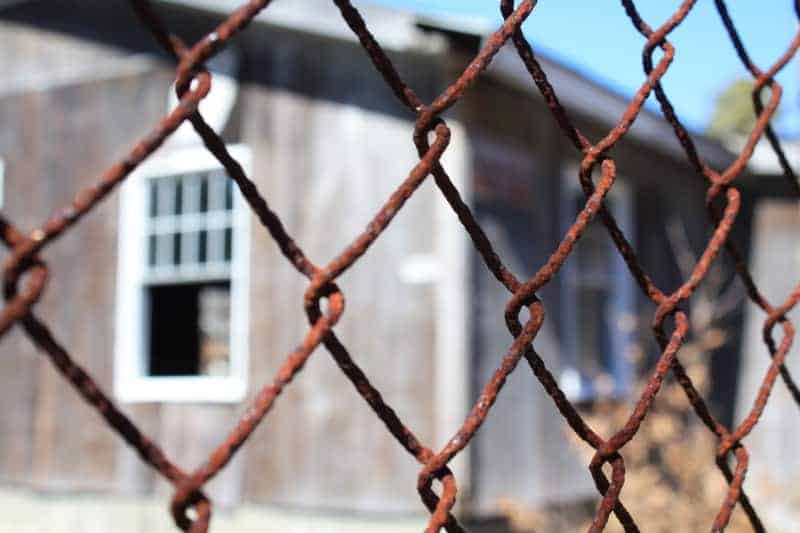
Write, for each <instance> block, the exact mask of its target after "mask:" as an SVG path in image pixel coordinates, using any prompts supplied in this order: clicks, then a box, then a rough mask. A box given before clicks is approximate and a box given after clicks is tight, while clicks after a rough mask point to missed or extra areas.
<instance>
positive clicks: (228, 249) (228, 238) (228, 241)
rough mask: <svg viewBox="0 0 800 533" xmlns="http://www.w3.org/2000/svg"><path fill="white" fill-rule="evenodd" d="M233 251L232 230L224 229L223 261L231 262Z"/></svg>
mask: <svg viewBox="0 0 800 533" xmlns="http://www.w3.org/2000/svg"><path fill="white" fill-rule="evenodd" d="M232 251H233V229H232V228H225V261H230V260H231V253H232Z"/></svg>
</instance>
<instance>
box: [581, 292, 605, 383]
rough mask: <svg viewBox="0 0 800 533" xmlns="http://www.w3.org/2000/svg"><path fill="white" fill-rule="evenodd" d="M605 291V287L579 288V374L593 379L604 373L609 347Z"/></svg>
mask: <svg viewBox="0 0 800 533" xmlns="http://www.w3.org/2000/svg"><path fill="white" fill-rule="evenodd" d="M607 304H608V291H607V290H605V289H604V288H595V287H581V288H580V289H578V307H577V313H576V314H577V317H576V318H577V320H578V332H577V333H578V343H577V346H578V365H579V367H580V369H581V371H582V373H583V374H584V375H586V376H589V377H596V376H597V375H598V374H599V373H601V372H603V371H604V369H605V367H606V366H607V365H606V358H607V356H608V351H609V350H610V348H611V346H610V345H609V342H608V339H609V336H608V335H609V328H608V325H609V323H608V320H607V318H608V311H610V310H609V309H608V305H607Z"/></svg>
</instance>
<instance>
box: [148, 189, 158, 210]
mask: <svg viewBox="0 0 800 533" xmlns="http://www.w3.org/2000/svg"><path fill="white" fill-rule="evenodd" d="M149 186H150V209H149V212H150V218H153V217H154V216H156V214H157V213H158V182H157V181H151V182H150V183H149Z"/></svg>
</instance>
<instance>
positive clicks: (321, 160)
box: [0, 32, 441, 512]
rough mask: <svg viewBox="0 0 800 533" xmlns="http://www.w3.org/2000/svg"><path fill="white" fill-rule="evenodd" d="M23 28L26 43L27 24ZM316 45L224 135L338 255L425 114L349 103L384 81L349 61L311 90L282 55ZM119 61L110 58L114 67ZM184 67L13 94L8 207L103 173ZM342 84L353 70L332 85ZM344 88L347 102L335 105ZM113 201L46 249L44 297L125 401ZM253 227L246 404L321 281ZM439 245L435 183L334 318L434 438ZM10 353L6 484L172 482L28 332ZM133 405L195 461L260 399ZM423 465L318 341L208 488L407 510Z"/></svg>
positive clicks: (24, 216)
mask: <svg viewBox="0 0 800 533" xmlns="http://www.w3.org/2000/svg"><path fill="white" fill-rule="evenodd" d="M20 35H22V36H24V37H25V39H29V38H30V34H29V32H21V33H20ZM348 46H349V45H348ZM352 49H353V50H355V49H354V48H352ZM306 51H307V50H306V49H305V48H303V47H302V46H298V45H297V44H296V43H295V46H294V48H293V49H292V51H291V52H287V51H286V50H285V49H277V50H274V51H273V52H271V53H273V54H274V55H275V57H274V58H272V60H271V63H272V64H274V65H275V71H274V73H273V75H271V77H272V78H273V79H274V78H280V81H281V83H278V84H276V86H272V87H267V86H265V85H261V84H252V85H249V86H248V87H246V89H244V90H243V91H242V93H241V95H240V99H239V102H238V104H237V108H236V111H235V115H234V117H233V118H232V120H231V123H230V125H229V128H228V129H227V130H226V137H227V138H228V139H229V140H231V141H233V142H242V143H245V144H246V145H248V146H249V147H250V148H251V149H252V151H253V155H254V161H253V171H252V177H253V179H254V181H256V183H257V185H258V187H259V189H260V190H261V191H262V193H263V194H264V196H265V197H266V198H267V200H268V201H269V202H270V205H271V206H272V207H273V208H274V209H275V210H276V211H277V212H278V213H279V214H280V215H281V217H282V219H283V221H284V223H285V224H286V227H287V229H288V230H289V232H290V233H292V234H293V235H294V236H295V238H296V239H297V242H298V243H299V244H300V245H301V246H302V247H303V248H304V249H305V250H306V252H307V253H308V255H309V256H310V257H311V258H312V259H313V260H315V261H317V262H318V263H320V264H325V263H326V262H327V261H328V260H330V259H331V258H333V257H334V256H335V254H337V253H339V252H340V251H341V250H342V248H343V247H345V246H346V245H347V244H348V243H349V242H350V241H351V240H352V239H353V238H354V237H355V236H356V235H357V234H358V233H359V232H360V231H362V230H363V229H364V228H365V227H366V224H367V222H368V221H369V220H370V219H371V217H372V216H373V215H374V214H375V212H376V211H377V209H378V208H379V207H380V206H381V205H382V204H383V203H384V202H385V201H386V199H387V198H388V196H389V195H390V194H391V192H392V191H393V190H394V189H395V187H396V186H397V185H398V184H399V183H400V182H401V181H402V180H403V179H404V178H405V177H406V176H407V175H408V173H409V171H410V170H411V168H412V167H413V166H414V164H415V163H416V162H417V156H416V152H415V150H414V148H413V143H412V142H411V131H412V129H413V124H412V122H410V121H409V120H407V119H406V120H401V119H399V118H396V117H395V115H396V114H397V108H396V106H395V105H394V104H392V106H394V107H393V108H392V110H391V112H390V113H382V112H379V111H377V110H375V109H374V108H376V107H380V106H385V105H387V102H392V98H393V96H392V95H391V93H389V92H388V91H387V92H386V93H382V94H381V96H380V98H379V99H377V100H374V101H373V105H372V108H373V109H364V108H361V107H357V106H355V105H350V104H348V103H347V102H343V101H342V99H341V98H340V97H339V96H340V95H342V94H346V93H347V92H348V91H350V90H352V91H354V92H355V93H359V92H365V93H366V92H369V91H371V88H372V87H374V86H376V85H377V84H378V83H380V80H376V79H373V78H363V79H364V81H363V86H362V87H361V88H360V89H359V88H358V86H357V84H352V83H350V80H351V78H350V77H349V76H350V75H349V74H347V73H345V74H341V72H339V71H337V70H336V69H337V67H338V66H337V65H336V64H333V65H330V66H329V68H330V72H329V73H330V74H331V76H330V77H326V74H325V72H317V73H316V78H315V79H318V80H319V83H320V84H321V85H319V86H317V88H316V89H315V88H314V87H315V86H314V84H313V83H312V81H311V80H305V81H304V76H306V74H307V72H306V71H304V70H302V69H289V70H287V69H286V67H287V65H289V64H291V63H293V61H292V59H291V57H289V58H287V57H286V54H290V55H291V54H297V55H298V56H300V55H302V54H304V53H305V52H306ZM92 52H93V53H94V52H96V50H94V49H92ZM39 53H40V51H39V49H38V48H37V49H36V54H39ZM100 55H101V56H102V54H100ZM116 56H117V54H116V53H112V52H109V53H108V54H107V56H105V57H104V58H103V59H104V60H111V59H113V58H115V57H116ZM276 58H283V59H282V60H278V59H276ZM37 61H38V59H37ZM342 61H344V60H342ZM299 62H300V61H299V60H298V63H299ZM36 64H39V63H36ZM111 64H112V65H113V62H112V63H111ZM360 68H361V67H359V69H360ZM34 70H35V69H34ZM334 71H336V72H334ZM170 74H171V70H170V69H169V66H168V65H163V66H158V65H157V64H156V63H153V64H152V65H151V67H150V68H149V69H148V70H147V71H144V70H141V69H140V71H139V72H137V73H135V74H132V75H127V76H122V75H120V76H113V75H112V76H110V77H109V79H107V80H103V81H92V80H84V81H75V80H67V81H64V80H61V81H59V82H58V83H57V84H56V85H55V86H53V87H49V88H48V89H47V90H39V91H36V90H33V91H30V92H25V93H23V94H12V95H7V96H5V97H3V99H2V100H0V119H1V120H2V123H3V124H4V129H3V132H2V133H0V156H1V157H3V159H4V160H5V162H6V176H7V177H6V182H7V183H6V190H5V193H6V205H5V206H4V210H3V212H4V213H6V214H7V215H8V216H9V217H10V218H11V219H13V220H15V221H16V222H18V223H19V224H20V225H21V227H22V228H23V229H26V230H30V229H31V228H33V227H35V226H36V225H37V224H39V223H41V222H42V221H43V219H44V218H45V217H46V216H47V215H49V214H50V213H52V212H53V211H54V210H55V209H56V208H59V207H61V206H63V205H65V204H66V203H67V202H68V201H70V200H71V199H72V197H73V196H74V194H75V193H76V192H77V191H78V190H80V188H81V187H84V186H86V185H88V184H91V183H93V182H94V181H95V180H96V179H97V176H98V175H99V174H100V172H101V171H102V170H103V169H104V168H105V167H106V166H107V165H109V164H110V163H112V162H113V161H115V160H116V159H117V158H119V157H120V156H121V155H122V154H124V153H125V152H126V150H127V149H128V148H129V147H130V146H131V145H132V143H133V141H134V140H135V139H136V138H137V137H138V136H140V135H141V134H143V133H144V132H145V131H147V130H148V129H149V128H150V126H151V125H152V124H153V123H154V122H155V121H156V120H157V119H158V117H159V116H160V115H161V114H163V113H164V112H165V111H166V109H165V105H166V96H167V92H166V91H167V89H168V87H169V80H170ZM286 76H289V77H288V78H286ZM337 76H338V79H339V80H340V81H339V82H337V83H336V84H334V85H333V86H332V87H329V86H328V84H330V83H331V81H330V79H333V78H336V77H337ZM268 77H269V76H268ZM356 81H358V80H356ZM267 82H269V80H267ZM304 82H307V83H306V85H305V88H306V91H305V92H307V93H312V94H313V93H316V94H315V96H317V98H311V97H309V95H301V94H297V93H296V92H293V91H289V90H285V89H282V88H280V85H290V86H291V85H297V86H300V85H302V84H303V83H304ZM328 94H331V95H332V97H331V98H329V99H326V98H321V97H322V96H325V95H328ZM116 206H117V199H116V198H115V197H113V196H112V197H111V198H109V199H108V200H107V201H106V202H104V203H103V204H101V205H100V206H99V207H98V209H96V210H95V211H94V212H92V213H91V214H90V215H88V216H87V217H86V220H85V221H82V222H81V223H80V224H79V225H78V226H77V228H76V229H75V230H74V231H72V232H70V233H68V234H67V235H66V236H65V237H64V238H63V239H61V240H60V241H59V242H58V243H57V244H55V245H54V246H52V247H50V248H48V249H47V251H46V253H45V257H46V259H47V260H48V261H49V262H50V265H51V268H52V272H53V276H52V280H51V283H50V286H49V287H48V289H47V291H46V293H45V297H44V299H43V301H42V302H41V304H39V306H38V307H37V310H38V312H39V313H40V314H41V315H42V317H43V318H44V319H45V321H46V322H47V323H49V324H52V325H53V329H54V332H55V334H56V335H57V337H58V338H59V339H60V340H61V341H62V342H63V344H64V345H65V346H66V347H67V348H68V349H69V351H70V353H72V354H73V355H74V356H75V358H76V360H77V361H79V362H80V363H81V364H83V365H84V366H85V367H86V368H87V369H88V370H89V371H90V372H91V373H92V374H93V375H94V376H95V377H96V378H97V380H98V382H99V384H100V385H101V386H102V387H104V388H105V390H106V391H107V392H109V393H112V394H113V387H112V373H113V364H114V346H113V331H114V328H115V327H125V325H124V324H116V325H115V324H114V322H113V316H114V314H113V312H112V310H113V309H114V305H115V303H114V287H115V283H116V279H115V277H116V266H115V265H116V261H117V256H116V251H117V245H118V243H117V216H118V213H117V208H116ZM252 228H253V230H252V253H251V265H250V270H251V280H250V283H251V288H250V290H251V297H250V301H251V309H250V317H251V319H250V335H251V340H250V346H251V353H250V361H251V370H252V371H251V377H250V382H249V389H248V390H249V397H252V396H253V395H254V394H255V393H256V391H257V390H258V389H259V388H260V387H261V386H262V385H264V384H266V383H268V382H270V381H271V379H272V376H273V374H274V373H275V371H276V369H277V368H278V366H279V365H280V364H281V362H282V361H283V358H284V357H285V355H286V354H287V353H288V352H289V351H290V350H291V349H293V348H294V346H296V345H297V344H298V343H299V342H300V340H301V339H302V337H303V335H304V334H305V332H306V329H307V319H306V317H305V314H304V312H303V307H302V299H303V291H304V289H305V287H306V284H307V281H306V280H305V279H304V278H302V277H301V276H300V275H299V274H297V273H296V272H295V271H294V270H293V269H292V268H291V267H290V266H289V264H288V262H287V261H286V260H285V259H284V258H283V257H282V256H280V254H279V251H278V248H277V247H276V246H275V244H274V243H273V242H272V240H271V238H270V237H269V236H268V234H267V232H266V230H265V229H264V228H262V227H261V226H260V225H259V223H258V221H257V220H256V219H255V217H253V221H252ZM437 238H438V236H437V230H436V203H435V201H434V193H433V189H432V184H431V183H426V184H423V186H422V190H421V191H419V193H418V194H417V195H415V196H414V197H413V198H412V199H411V200H410V201H409V203H408V205H407V206H406V208H404V209H403V210H402V211H401V212H400V213H399V214H398V216H397V220H396V223H395V224H393V225H392V226H391V227H390V228H389V229H388V230H387V232H386V233H385V235H383V236H382V237H381V238H380V239H379V240H378V241H377V242H376V243H375V245H374V246H373V248H371V249H370V251H369V252H368V254H367V255H366V256H365V257H364V258H363V259H362V260H360V261H359V262H358V263H357V264H356V265H355V266H354V267H353V268H352V269H351V271H349V272H347V273H346V274H345V275H344V276H343V277H342V278H341V282H340V285H341V287H342V288H343V290H344V292H345V295H346V298H347V309H346V312H345V315H344V316H343V318H342V320H341V323H340V325H339V326H338V327H337V332H338V333H339V334H340V336H341V338H342V340H343V341H344V343H345V345H346V346H348V348H350V350H351V354H352V356H353V358H354V360H355V361H356V362H358V364H359V365H361V366H362V368H363V370H364V371H365V372H366V374H367V375H368V376H369V377H370V379H371V380H372V382H373V383H374V384H375V385H376V386H377V388H378V389H379V390H380V391H381V392H382V394H383V395H384V398H385V399H386V401H387V402H389V403H390V404H391V405H393V406H394V407H395V409H396V410H397V412H398V414H399V415H400V416H401V418H402V419H403V420H404V421H406V422H407V423H408V424H409V426H410V427H412V428H413V430H414V431H415V432H416V433H417V435H418V436H419V437H420V439H421V440H422V441H424V442H428V443H432V440H433V438H434V437H435V427H434V426H435V420H436V413H435V412H434V406H433V396H434V381H435V372H436V371H437V369H436V354H435V346H436V341H437V339H436V331H435V324H436V316H435V314H436V312H437V306H436V298H437V294H436V286H437V285H436V283H437V275H436V274H435V271H436V263H437V261H438V259H437V257H436V249H437V248H436V247H437V241H436V239H437ZM3 254H4V255H3V257H5V252H3ZM430 265H433V270H431V269H430V268H429V267H430ZM439 266H440V267H441V265H439ZM431 272H433V274H431ZM0 352H1V353H2V355H3V357H0V365H3V366H2V368H3V374H2V375H4V376H7V379H6V380H4V381H5V382H6V385H5V386H3V387H0V389H2V391H0V398H2V401H3V402H4V405H13V406H14V409H7V410H5V411H4V412H3V413H2V414H0V427H2V428H3V429H2V433H3V435H4V438H3V439H0V460H1V461H2V463H0V469H1V471H2V474H1V475H2V478H3V479H6V480H8V481H15V482H21V483H25V484H27V483H31V482H32V483H35V484H36V486H39V487H41V488H43V489H65V490H66V489H69V490H73V489H82V490H110V491H115V492H116V491H120V492H124V493H132V494H149V493H152V492H154V491H155V493H156V494H158V495H161V496H164V497H166V495H167V494H168V493H170V489H169V487H168V486H167V485H166V483H164V482H163V481H161V480H159V479H157V478H156V476H155V475H154V474H153V473H152V472H150V471H149V469H148V468H146V467H144V466H143V465H142V463H141V462H140V460H139V458H138V457H136V455H135V453H134V452H133V451H131V450H130V449H128V448H127V447H126V446H125V445H124V444H122V443H121V442H120V441H119V439H118V438H117V437H116V436H114V435H113V434H112V433H111V432H110V431H109V430H108V429H107V428H106V427H105V424H104V423H103V422H102V421H101V419H100V418H99V417H98V416H97V415H96V414H95V413H93V412H92V411H91V410H90V409H88V408H87V407H86V406H85V405H84V404H83V402H82V401H81V400H80V399H79V398H78V396H77V395H76V394H75V393H74V392H73V391H72V390H70V388H69V387H68V385H67V384H66V383H65V382H64V381H63V380H61V379H60V378H59V377H58V376H57V375H56V374H55V372H54V370H53V369H52V368H51V367H50V366H49V364H48V363H47V362H46V360H45V359H43V358H40V357H37V356H36V355H35V352H34V349H33V348H32V347H31V345H30V343H29V342H28V341H27V339H25V338H24V336H23V335H22V334H21V333H20V332H19V331H14V332H13V333H12V334H11V335H10V336H9V337H8V338H5V339H4V340H3V343H2V345H1V346H0ZM12 377H13V379H12ZM123 407H124V410H125V411H126V412H127V413H129V414H130V415H131V417H132V418H133V419H134V420H135V421H136V423H137V424H139V425H140V427H141V428H142V429H143V430H144V431H145V432H146V433H148V434H149V435H151V436H152V437H153V438H154V439H155V440H156V441H158V442H159V443H160V444H161V445H162V446H163V447H164V449H165V451H166V452H167V453H168V455H170V456H171V457H174V458H175V460H176V461H177V462H178V463H179V464H181V465H184V466H186V467H193V466H195V465H198V464H199V463H200V462H201V461H203V460H204V459H205V458H206V456H207V454H208V453H209V452H210V451H211V450H212V449H213V448H214V447H215V446H216V445H217V444H218V443H219V442H220V441H221V439H222V438H223V436H224V435H225V433H226V432H227V431H228V430H229V429H230V428H231V427H232V426H233V424H234V422H235V420H236V418H237V417H238V415H239V414H240V413H241V412H242V411H243V410H244V408H245V405H229V404H220V405H213V404H206V405H195V404H127V405H124V406H123ZM418 469H419V467H418V465H417V463H416V461H415V460H414V459H413V458H412V457H411V456H409V455H408V454H407V453H406V452H405V451H404V450H403V449H402V447H401V446H399V445H398V444H397V443H396V442H395V441H394V439H393V438H392V437H391V435H390V434H389V433H388V432H387V431H386V429H385V428H384V427H383V424H382V423H381V422H380V421H379V419H378V418H377V417H376V416H375V415H374V414H373V413H372V412H371V411H370V409H369V408H368V406H367V405H366V404H365V402H364V401H363V400H362V399H361V398H360V397H359V396H358V395H357V393H356V392H355V390H354V388H353V386H352V385H351V384H350V383H349V382H348V381H347V380H346V378H345V377H344V376H343V374H342V373H341V372H340V371H339V370H338V368H336V366H335V363H334V361H333V360H332V358H331V357H330V355H329V354H327V352H326V351H325V350H324V349H320V350H318V351H317V352H316V353H315V354H314V356H313V357H312V359H311V361H310V362H309V364H308V366H307V368H306V369H305V370H304V371H303V373H302V374H301V375H300V376H299V378H298V379H297V380H296V381H295V382H294V383H293V384H292V385H291V386H289V387H288V388H287V390H286V392H285V394H284V395H283V396H281V397H280V398H279V399H278V401H277V402H276V405H275V408H274V410H273V412H271V413H270V415H269V416H268V417H267V419H266V420H265V421H264V424H263V425H262V426H261V427H260V428H259V429H258V430H257V432H256V434H255V435H253V437H252V439H251V440H250V442H249V443H248V444H247V445H246V446H245V448H244V449H243V450H242V451H241V453H240V454H239V455H238V456H237V458H236V459H234V461H233V462H232V464H230V465H229V466H228V467H227V468H226V469H225V470H224V471H223V472H222V473H221V474H220V475H219V476H218V477H217V478H215V480H214V481H213V482H212V483H211V484H210V486H209V489H210V490H209V492H210V494H211V496H212V497H213V498H214V499H215V501H217V502H218V503H219V504H221V505H223V506H226V505H228V506H230V505H234V504H236V503H237V502H240V501H242V500H246V501H252V502H258V503H273V504H282V505H286V506H294V507H300V506H302V507H312V508H321V507H328V508H338V509H343V510H346V509H359V510H364V511H383V512H387V511H388V512H392V511H399V512H409V511H412V510H413V511H417V510H419V497H418V495H417V493H416V490H415V485H416V475H417V472H418Z"/></svg>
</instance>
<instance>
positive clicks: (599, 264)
mask: <svg viewBox="0 0 800 533" xmlns="http://www.w3.org/2000/svg"><path fill="white" fill-rule="evenodd" d="M611 246H612V244H611V241H610V239H609V237H608V235H607V234H606V230H605V226H603V225H601V224H600V223H599V222H598V221H595V222H592V223H591V224H589V226H588V227H587V228H586V231H585V232H584V234H583V236H582V237H581V240H580V241H579V242H578V244H577V246H576V248H575V253H576V255H577V256H578V257H577V260H578V272H579V276H580V279H579V282H586V283H591V282H594V283H604V282H606V281H607V280H609V279H610V272H611V254H610V252H611V249H610V247H611Z"/></svg>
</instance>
